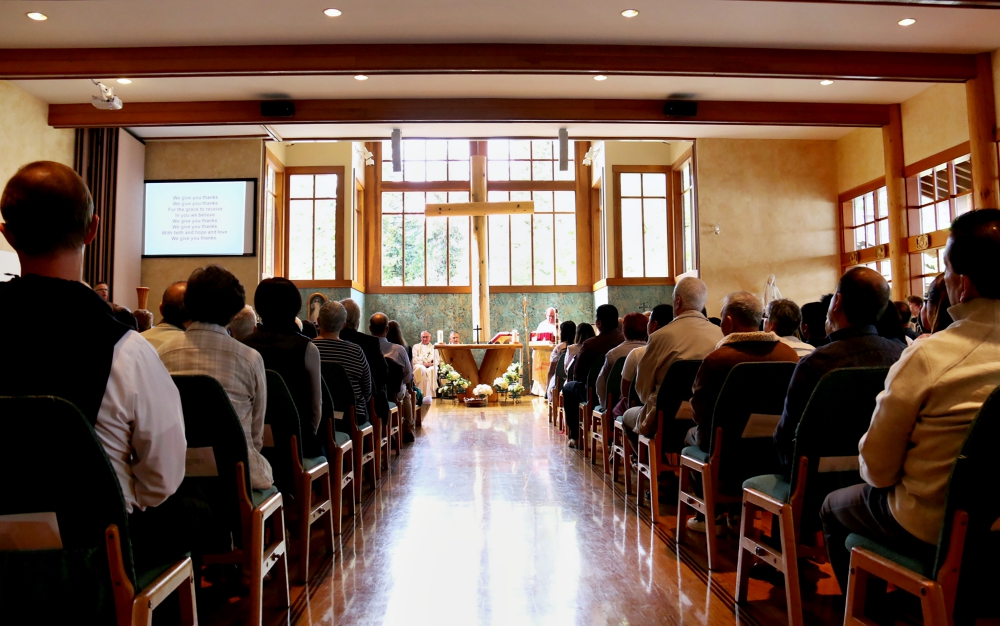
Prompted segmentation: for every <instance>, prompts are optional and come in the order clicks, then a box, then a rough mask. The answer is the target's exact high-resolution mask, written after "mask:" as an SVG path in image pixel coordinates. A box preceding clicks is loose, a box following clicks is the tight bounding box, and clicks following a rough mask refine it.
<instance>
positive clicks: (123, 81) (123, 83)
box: [118, 78, 132, 85]
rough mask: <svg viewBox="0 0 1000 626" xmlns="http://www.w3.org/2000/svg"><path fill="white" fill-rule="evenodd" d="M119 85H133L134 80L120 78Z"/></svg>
mask: <svg viewBox="0 0 1000 626" xmlns="http://www.w3.org/2000/svg"><path fill="white" fill-rule="evenodd" d="M118 84H119V85H131V84H132V79H131V78H119V79H118Z"/></svg>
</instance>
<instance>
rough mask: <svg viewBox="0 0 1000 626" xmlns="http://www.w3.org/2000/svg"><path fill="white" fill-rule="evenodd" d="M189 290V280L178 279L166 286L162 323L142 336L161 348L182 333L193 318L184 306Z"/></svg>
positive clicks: (161, 305)
mask: <svg viewBox="0 0 1000 626" xmlns="http://www.w3.org/2000/svg"><path fill="white" fill-rule="evenodd" d="M185 291H187V281H186V280H182V281H178V282H176V283H174V284H172V285H170V286H169V287H167V288H166V290H164V292H163V300H162V301H161V302H160V317H162V318H163V319H161V320H160V323H159V324H157V325H156V326H154V327H152V328H150V329H149V330H147V331H146V332H144V333H142V338H143V339H145V340H146V341H148V342H149V343H151V344H153V347H154V348H159V347H160V346H162V345H163V344H164V343H166V341H167V340H168V339H172V338H173V337H175V336H176V335H177V333H182V332H184V330H185V329H186V328H187V326H188V324H190V323H191V318H190V316H188V314H187V309H185V308H184V292H185Z"/></svg>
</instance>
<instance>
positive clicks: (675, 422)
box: [656, 359, 701, 453]
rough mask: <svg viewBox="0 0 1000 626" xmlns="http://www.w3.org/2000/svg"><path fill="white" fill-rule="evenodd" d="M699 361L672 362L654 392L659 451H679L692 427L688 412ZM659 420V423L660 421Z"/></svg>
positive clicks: (692, 423)
mask: <svg viewBox="0 0 1000 626" xmlns="http://www.w3.org/2000/svg"><path fill="white" fill-rule="evenodd" d="M700 367H701V361H700V360H698V359H690V360H683V361H674V362H673V363H672V364H671V365H670V368H669V369H668V370H667V374H666V376H664V377H663V381H661V382H660V388H659V390H658V391H657V392H656V413H657V422H658V423H657V426H656V434H657V435H659V439H660V441H659V449H660V452H664V453H673V452H680V451H681V449H682V448H683V447H684V445H683V444H684V435H685V434H686V433H687V431H688V430H690V429H691V427H692V426H694V419H693V416H692V413H691V395H692V391H691V388H692V387H693V386H694V379H695V376H697V375H698V369H699V368H700ZM661 420H662V421H661Z"/></svg>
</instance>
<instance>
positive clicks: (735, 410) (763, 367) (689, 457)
mask: <svg viewBox="0 0 1000 626" xmlns="http://www.w3.org/2000/svg"><path fill="white" fill-rule="evenodd" d="M794 371H795V363H780V362H765V363H739V364H737V365H736V366H734V367H733V369H732V370H731V371H730V372H729V376H728V377H727V378H726V382H725V383H724V384H723V385H722V389H721V391H720V392H719V397H718V400H717V401H716V403H715V410H714V411H713V413H712V425H711V427H710V428H711V430H710V431H709V432H711V433H712V438H711V442H710V446H709V450H710V452H705V451H704V450H702V449H701V448H699V447H698V446H688V447H686V448H684V449H683V450H681V463H680V465H681V467H680V476H679V481H678V482H679V487H678V490H677V491H678V493H677V543H678V544H679V543H681V542H682V541H683V540H684V531H685V529H686V525H687V519H688V515H687V509H694V510H695V511H697V512H699V513H701V514H702V515H704V516H705V538H706V542H707V543H708V569H714V568H715V567H716V566H717V565H718V564H719V560H718V557H717V549H716V544H717V543H718V540H717V538H716V536H715V507H716V505H717V504H737V503H741V502H742V490H739V491H737V488H736V487H734V486H733V485H742V484H743V481H744V480H746V479H747V478H750V477H752V476H758V475H760V474H765V473H769V471H770V473H774V471H775V470H776V469H777V467H776V466H777V455H775V453H774V441H773V433H774V427H775V426H776V425H777V423H778V420H779V419H780V418H781V412H782V409H783V408H784V404H785V394H786V393H787V391H788V383H789V381H790V380H791V378H792V372H794ZM723 448H725V450H726V452H725V454H726V456H725V457H723ZM724 458H725V461H723V459H724ZM695 474H697V475H699V476H700V477H701V489H702V493H703V494H704V495H703V496H702V497H698V496H697V495H696V494H695V493H694V489H693V486H692V484H691V483H692V478H693V476H694V475H695ZM737 493H739V495H736V494H737Z"/></svg>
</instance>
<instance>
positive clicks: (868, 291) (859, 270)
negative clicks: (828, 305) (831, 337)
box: [837, 267, 889, 326]
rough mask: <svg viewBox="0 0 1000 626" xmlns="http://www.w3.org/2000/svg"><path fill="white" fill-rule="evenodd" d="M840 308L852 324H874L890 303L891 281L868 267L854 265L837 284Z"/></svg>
mask: <svg viewBox="0 0 1000 626" xmlns="http://www.w3.org/2000/svg"><path fill="white" fill-rule="evenodd" d="M837 295H839V296H840V308H841V309H842V310H843V312H844V316H845V317H846V318H847V321H848V323H850V325H851V326H873V325H874V324H875V322H877V321H878V318H880V317H881V316H882V313H883V312H884V311H885V307H886V306H887V305H888V304H889V283H887V282H886V281H885V278H883V277H882V275H881V274H879V273H878V272H876V271H875V270H873V269H869V268H867V267H852V268H851V269H849V270H847V271H846V272H844V275H843V276H841V277H840V283H839V284H838V285H837Z"/></svg>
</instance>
